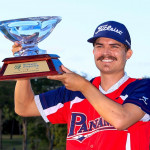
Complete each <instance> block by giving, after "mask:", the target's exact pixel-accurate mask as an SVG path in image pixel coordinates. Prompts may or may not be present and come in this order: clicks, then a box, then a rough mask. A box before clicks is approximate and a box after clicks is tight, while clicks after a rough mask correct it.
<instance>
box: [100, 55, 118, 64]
mask: <svg viewBox="0 0 150 150" xmlns="http://www.w3.org/2000/svg"><path fill="white" fill-rule="evenodd" d="M97 60H101V61H102V62H106V63H110V62H113V61H115V60H117V58H116V57H114V56H100V57H99V58H98V59H97Z"/></svg>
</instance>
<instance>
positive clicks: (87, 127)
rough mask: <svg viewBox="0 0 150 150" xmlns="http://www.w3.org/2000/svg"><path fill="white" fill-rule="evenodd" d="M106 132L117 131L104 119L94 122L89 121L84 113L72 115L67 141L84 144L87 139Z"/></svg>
mask: <svg viewBox="0 0 150 150" xmlns="http://www.w3.org/2000/svg"><path fill="white" fill-rule="evenodd" d="M104 130H116V129H115V128H114V127H113V126H112V125H111V124H109V123H108V122H106V121H105V120H104V119H103V118H102V117H100V118H96V119H94V120H90V121H88V120H87V116H86V115H85V114H84V113H76V112H74V113H72V115H71V122H70V128H69V133H68V136H67V140H77V141H79V142H80V143H82V142H83V141H84V140H85V139H87V138H88V137H90V136H92V135H93V134H96V133H97V132H100V131H104Z"/></svg>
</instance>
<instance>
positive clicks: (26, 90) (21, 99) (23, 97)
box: [15, 79, 34, 115]
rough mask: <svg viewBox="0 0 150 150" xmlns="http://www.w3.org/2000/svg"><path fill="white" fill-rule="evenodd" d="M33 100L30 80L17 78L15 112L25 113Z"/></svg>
mask: <svg viewBox="0 0 150 150" xmlns="http://www.w3.org/2000/svg"><path fill="white" fill-rule="evenodd" d="M33 100H34V93H33V91H32V88H31V83H30V80H28V79H24V80H18V81H17V82H16V87H15V112H16V113H17V114H19V115H25V114H26V111H27V109H28V107H29V106H30V105H31V104H32V103H33Z"/></svg>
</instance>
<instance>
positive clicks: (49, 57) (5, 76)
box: [0, 16, 62, 81]
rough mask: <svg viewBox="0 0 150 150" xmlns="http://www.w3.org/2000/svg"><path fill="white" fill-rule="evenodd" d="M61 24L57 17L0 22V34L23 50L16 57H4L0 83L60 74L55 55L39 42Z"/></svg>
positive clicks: (58, 62) (58, 63)
mask: <svg viewBox="0 0 150 150" xmlns="http://www.w3.org/2000/svg"><path fill="white" fill-rule="evenodd" d="M60 21H61V18H60V17H58V16H42V17H30V18H20V19H12V20H5V21H0V31H1V32H2V33H3V34H4V35H5V36H6V37H7V38H8V39H9V40H11V41H12V42H15V41H18V42H19V43H20V44H21V46H22V49H21V50H20V51H18V52H16V53H15V54H14V56H15V57H10V58H5V59H4V60H3V62H4V63H3V66H2V68H1V70H0V81H3V80H15V79H19V78H37V77H45V76H48V75H55V74H61V73H62V72H61V68H60V66H61V64H62V63H61V62H60V60H59V59H58V58H59V56H58V55H56V54H47V52H46V50H42V49H39V48H38V46H37V45H38V43H39V42H41V41H42V40H44V39H45V38H46V37H48V36H49V35H50V33H51V32H52V31H53V29H54V28H55V26H56V25H57V24H58V23H59V22H60Z"/></svg>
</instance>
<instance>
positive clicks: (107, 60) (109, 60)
mask: <svg viewBox="0 0 150 150" xmlns="http://www.w3.org/2000/svg"><path fill="white" fill-rule="evenodd" d="M113 61H114V60H112V59H103V60H102V62H108V63H109V62H113Z"/></svg>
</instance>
